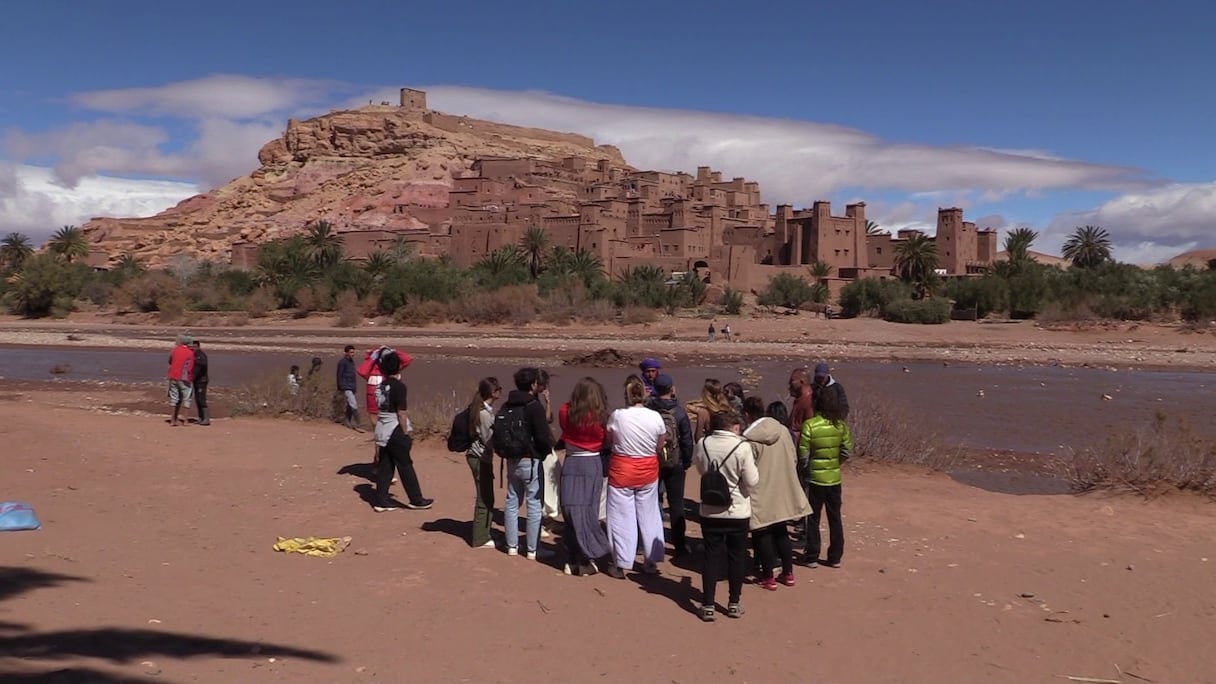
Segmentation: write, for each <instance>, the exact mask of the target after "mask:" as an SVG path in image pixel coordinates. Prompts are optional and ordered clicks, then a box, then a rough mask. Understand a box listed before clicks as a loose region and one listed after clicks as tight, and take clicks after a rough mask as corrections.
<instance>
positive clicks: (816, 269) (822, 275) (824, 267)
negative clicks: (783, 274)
mask: <svg viewBox="0 0 1216 684" xmlns="http://www.w3.org/2000/svg"><path fill="white" fill-rule="evenodd" d="M835 270H836V268H835V267H834V266H832V265H831V264H829V263H828V262H826V261H814V262H812V263H811V265H810V267H808V268H807V271H808V272H809V273H810V274H811V277H812V278H814V279H815V284H816V285H822V284H823V281H825V280H827V279H828V278H831V277H832V271H835Z"/></svg>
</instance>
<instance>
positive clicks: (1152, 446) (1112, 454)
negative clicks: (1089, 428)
mask: <svg viewBox="0 0 1216 684" xmlns="http://www.w3.org/2000/svg"><path fill="white" fill-rule="evenodd" d="M1068 475H1069V481H1070V482H1071V484H1072V486H1073V489H1075V490H1076V491H1081V492H1084V491H1092V490H1097V489H1121V490H1130V491H1134V492H1137V493H1139V494H1141V495H1143V496H1155V495H1158V494H1162V493H1165V492H1168V491H1171V490H1182V491H1192V492H1198V493H1201V494H1206V495H1208V496H1213V497H1216V443H1213V442H1212V441H1211V440H1207V439H1204V438H1202V437H1200V436H1198V435H1196V434H1195V430H1194V428H1192V427H1191V425H1190V423H1188V422H1187V421H1186V420H1184V419H1176V420H1170V419H1169V417H1168V416H1166V414H1165V413H1163V412H1160V411H1159V412H1157V414H1156V415H1154V416H1153V418H1152V421H1151V422H1150V423H1149V424H1148V425H1145V426H1142V427H1140V428H1138V429H1136V430H1132V431H1129V432H1126V433H1123V434H1117V435H1113V436H1111V437H1110V438H1108V439H1107V441H1106V443H1105V444H1103V445H1101V446H1097V447H1087V448H1084V449H1081V450H1080V451H1076V450H1074V451H1073V453H1072V457H1071V459H1070V460H1069V462H1068Z"/></svg>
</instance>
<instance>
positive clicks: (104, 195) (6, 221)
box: [0, 162, 200, 242]
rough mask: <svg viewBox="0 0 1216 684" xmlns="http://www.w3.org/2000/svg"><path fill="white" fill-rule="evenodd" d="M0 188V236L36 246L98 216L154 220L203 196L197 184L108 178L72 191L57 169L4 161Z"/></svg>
mask: <svg viewBox="0 0 1216 684" xmlns="http://www.w3.org/2000/svg"><path fill="white" fill-rule="evenodd" d="M0 188H2V189H3V190H4V192H3V193H0V233H9V232H21V233H25V234H26V235H29V236H30V237H31V238H32V239H33V240H34V241H35V242H41V241H43V240H45V239H46V238H48V237H50V235H51V233H53V232H55V231H56V230H58V229H59V227H60V226H64V225H78V224H81V223H84V222H85V221H87V220H89V219H90V218H93V217H95V216H115V217H135V216H152V215H154V214H156V213H158V212H161V211H163V210H165V209H168V208H169V207H171V206H173V205H175V204H177V203H178V202H180V201H182V200H184V199H186V198H187V197H191V196H193V195H196V194H198V193H199V192H200V189H199V187H198V186H197V185H195V184H193V183H179V182H175V181H163V180H134V179H128V178H112V177H107V176H85V177H83V178H80V179H79V182H77V183H76V184H75V185H74V186H71V187H69V186H66V185H63V184H62V183H60V182H59V181H58V180H57V179H56V177H55V173H54V171H52V170H51V169H48V168H43V167H37V166H28V165H24V164H6V163H4V162H0Z"/></svg>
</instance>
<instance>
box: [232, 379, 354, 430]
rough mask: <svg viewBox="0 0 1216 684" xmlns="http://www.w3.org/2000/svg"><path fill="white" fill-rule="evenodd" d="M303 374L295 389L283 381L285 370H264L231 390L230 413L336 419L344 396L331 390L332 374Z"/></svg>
mask: <svg viewBox="0 0 1216 684" xmlns="http://www.w3.org/2000/svg"><path fill="white" fill-rule="evenodd" d="M326 378H327V379H329V382H325V381H323V380H321V376H320V374H318V376H317V377H315V378H313V379H312V380H309V379H308V378H304V379H303V381H302V383H301V385H300V390H299V393H297V394H293V393H292V391H291V388H290V387H289V386H288V385H287V371H286V370H284V371H282V372H272V373H268V374H266V375H264V376H262V377H260V378H257V379H255V380H252V381H250V382H247V383H245V384H244V385H241V386H240V387H238V388H237V389H236V391H235V392H233V403H232V415H233V416H234V417H235V416H272V417H282V418H295V419H297V420H337V418H338V416H341V415H342V407H343V406H345V400H343V399H342V397H341V395H338V394H337V393H336V392H334V389H333V383H332V378H329V376H326Z"/></svg>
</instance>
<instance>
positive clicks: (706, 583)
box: [701, 518, 750, 606]
mask: <svg viewBox="0 0 1216 684" xmlns="http://www.w3.org/2000/svg"><path fill="white" fill-rule="evenodd" d="M748 522H750V521H749V520H748V519H747V518H743V519H730V518H702V519H701V535H702V536H704V537H705V564H704V567H703V568H702V569H701V595H702V598H701V604H702V605H706V606H712V605H714V594H715V591H716V589H717V586H718V580H719V579H721V578H722V577H723V576H724V575H725V576H726V581H727V587H728V589H729V592H730V595H729V598H730V603H738V602H739V595H740V594H742V593H743V576H744V575H745V574H746V573H747V525H748Z"/></svg>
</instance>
